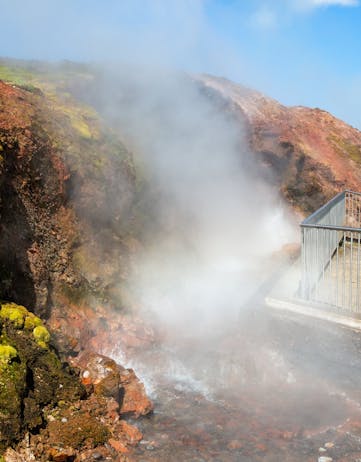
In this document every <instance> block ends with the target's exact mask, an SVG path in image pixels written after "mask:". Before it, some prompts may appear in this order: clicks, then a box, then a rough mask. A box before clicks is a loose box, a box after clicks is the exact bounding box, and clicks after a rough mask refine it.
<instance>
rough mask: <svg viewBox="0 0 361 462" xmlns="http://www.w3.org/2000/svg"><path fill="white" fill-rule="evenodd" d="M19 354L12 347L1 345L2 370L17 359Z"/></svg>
mask: <svg viewBox="0 0 361 462" xmlns="http://www.w3.org/2000/svg"><path fill="white" fill-rule="evenodd" d="M17 356H18V352H17V350H16V349H15V348H14V347H12V346H11V345H0V369H1V368H3V367H4V366H6V365H7V364H9V363H11V361H12V360H13V359H15V358H17Z"/></svg>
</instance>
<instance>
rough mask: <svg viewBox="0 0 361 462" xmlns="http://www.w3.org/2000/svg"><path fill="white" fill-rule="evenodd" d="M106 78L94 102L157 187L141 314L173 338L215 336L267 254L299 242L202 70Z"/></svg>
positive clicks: (139, 289) (250, 289) (142, 273)
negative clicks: (193, 73)
mask: <svg viewBox="0 0 361 462" xmlns="http://www.w3.org/2000/svg"><path fill="white" fill-rule="evenodd" d="M114 72H115V74H114ZM109 75H112V76H113V77H112V78H109ZM104 78H105V81H102V83H101V85H102V88H106V89H107V92H109V93H108V97H107V96H106V95H105V96H104V94H103V96H102V100H101V101H100V100H99V99H98V102H97V104H98V106H99V107H101V111H102V112H103V114H106V117H107V118H108V119H109V120H111V121H112V123H113V125H114V126H116V127H118V129H119V130H120V132H121V135H122V136H123V138H124V139H127V140H128V143H129V144H130V145H131V146H132V148H133V151H134V152H135V153H136V161H137V163H138V165H139V164H140V165H142V169H143V174H144V176H145V178H147V181H148V182H149V183H150V190H153V191H156V192H157V194H156V195H155V196H154V197H150V198H149V200H148V203H147V205H146V208H147V213H148V214H149V217H148V224H146V226H148V227H149V228H148V229H145V230H144V233H143V234H144V235H145V237H146V238H145V245H144V250H143V252H142V253H141V254H140V255H139V260H138V264H137V267H138V271H137V273H136V274H134V275H133V279H132V287H133V291H134V292H135V294H136V297H137V299H138V300H140V301H141V305H142V307H143V315H148V318H149V320H151V321H153V322H154V324H155V325H157V326H158V327H159V325H160V326H162V327H163V328H164V329H165V330H170V331H171V332H172V333H173V334H172V335H173V337H174V332H177V337H178V336H203V335H207V336H209V335H212V333H214V334H217V335H219V332H220V331H222V330H224V329H227V327H229V326H230V325H232V324H233V323H234V322H235V321H237V319H238V316H239V314H240V310H241V307H242V306H244V304H245V302H246V300H247V299H248V298H249V297H250V296H251V295H252V294H254V293H255V291H256V290H257V287H258V286H259V285H260V282H261V281H262V279H263V278H265V277H267V271H269V269H267V268H266V263H265V259H266V258H268V257H270V256H271V254H272V253H273V252H275V251H276V250H278V249H280V248H281V247H282V245H283V244H285V243H286V242H289V241H292V240H294V239H295V233H294V230H293V228H292V226H291V225H290V223H289V222H288V220H287V218H286V215H285V209H284V207H283V205H282V203H281V201H280V198H279V197H278V195H277V193H276V191H274V190H272V189H271V187H270V186H268V185H267V184H265V182H264V180H262V177H261V174H260V172H259V170H258V166H257V164H256V163H255V161H254V156H253V154H252V153H251V152H250V151H249V148H248V147H247V143H246V141H245V133H244V129H243V126H242V124H241V121H240V120H239V119H238V118H236V117H235V116H234V115H232V114H231V113H230V112H229V111H228V110H227V101H224V100H222V99H221V98H220V97H219V95H217V94H216V93H214V92H213V91H212V90H211V89H210V88H207V87H206V85H205V84H204V82H203V80H202V78H201V77H197V76H193V77H191V76H188V75H185V74H182V73H177V72H172V71H169V70H167V69H164V68H149V67H148V68H144V67H129V66H127V67H123V69H122V70H121V71H120V70H119V69H117V70H116V71H114V70H113V71H112V72H110V73H108V74H107V77H104ZM98 98H99V97H98ZM149 221H151V226H150V225H149Z"/></svg>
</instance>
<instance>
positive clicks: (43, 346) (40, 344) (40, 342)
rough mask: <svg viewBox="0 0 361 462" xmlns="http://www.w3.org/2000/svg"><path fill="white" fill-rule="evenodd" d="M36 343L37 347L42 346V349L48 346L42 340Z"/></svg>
mask: <svg viewBox="0 0 361 462" xmlns="http://www.w3.org/2000/svg"><path fill="white" fill-rule="evenodd" d="M36 343H37V344H38V345H39V347H41V348H44V350H46V349H47V348H48V344H47V343H45V342H43V341H42V340H38V341H37V342H36Z"/></svg>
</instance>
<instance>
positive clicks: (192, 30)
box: [0, 0, 361, 128]
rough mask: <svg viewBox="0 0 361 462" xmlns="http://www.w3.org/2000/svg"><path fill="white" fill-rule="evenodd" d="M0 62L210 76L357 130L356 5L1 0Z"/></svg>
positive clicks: (341, 0)
mask: <svg viewBox="0 0 361 462" xmlns="http://www.w3.org/2000/svg"><path fill="white" fill-rule="evenodd" d="M0 11H1V23H2V31H1V32H2V34H1V35H2V40H1V42H0V55H1V56H10V57H19V58H35V59H51V60H58V59H73V60H86V61H89V60H90V61H93V60H108V59H111V60H113V61H124V60H131V61H135V62H145V63H147V64H151V65H155V64H156V65H158V66H165V67H176V68H180V69H184V70H188V71H196V72H210V73H214V74H216V75H222V76H225V77H229V78H230V79H232V80H235V81H237V82H240V83H244V84H246V85H248V86H251V87H253V88H256V89H258V90H260V91H262V92H264V93H266V94H268V95H269V96H272V97H274V98H276V99H278V100H280V101H281V102H282V103H284V104H290V105H296V104H303V105H307V106H312V107H321V108H324V109H327V110H329V111H331V112H332V113H334V114H335V115H337V116H338V117H340V118H342V119H344V120H346V121H347V122H348V123H351V124H352V125H354V126H357V127H358V128H361V110H360V108H361V34H360V30H361V6H360V5H359V2H358V1H357V0H31V1H30V0H0Z"/></svg>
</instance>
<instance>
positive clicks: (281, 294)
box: [266, 191, 361, 328]
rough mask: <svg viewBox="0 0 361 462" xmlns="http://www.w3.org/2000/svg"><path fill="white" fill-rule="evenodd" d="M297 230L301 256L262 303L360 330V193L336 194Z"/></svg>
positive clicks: (345, 192)
mask: <svg viewBox="0 0 361 462" xmlns="http://www.w3.org/2000/svg"><path fill="white" fill-rule="evenodd" d="M300 227H301V256H300V258H299V260H298V261H297V262H296V263H295V264H294V267H292V268H291V269H290V270H289V271H286V273H287V274H284V275H283V277H282V278H281V280H280V281H279V283H278V284H277V286H276V287H275V288H274V289H273V291H272V294H271V296H270V297H268V298H266V302H267V303H268V304H269V305H270V306H272V307H274V308H279V309H288V310H291V311H296V312H300V313H302V314H308V315H310V316H314V317H318V318H321V319H322V318H324V319H327V320H330V321H333V322H336V323H340V324H344V325H348V326H352V327H360V328H361V322H360V321H359V320H358V319H360V314H361V294H360V291H361V281H360V277H361V193H359V192H354V191H344V192H341V193H339V194H337V195H336V196H335V197H334V198H333V199H331V200H330V201H329V202H328V203H326V204H325V205H323V206H322V207H320V208H319V209H318V210H316V211H315V212H314V213H313V214H312V215H310V216H309V217H307V218H306V219H305V220H304V221H303V222H302V223H301V224H300ZM290 281H291V283H290Z"/></svg>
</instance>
